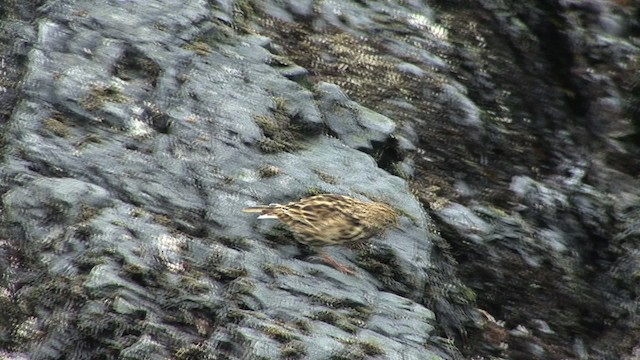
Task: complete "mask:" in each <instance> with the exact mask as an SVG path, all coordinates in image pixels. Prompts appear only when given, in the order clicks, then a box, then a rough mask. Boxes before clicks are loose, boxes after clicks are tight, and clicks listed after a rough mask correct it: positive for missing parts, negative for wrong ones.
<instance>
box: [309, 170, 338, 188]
mask: <svg viewBox="0 0 640 360" xmlns="http://www.w3.org/2000/svg"><path fill="white" fill-rule="evenodd" d="M313 172H314V173H315V174H316V175H317V176H318V178H320V180H322V181H324V182H326V183H327V184H330V185H335V184H337V183H338V178H336V177H335V176H332V175H329V174H327V173H325V172H322V171H320V170H313Z"/></svg>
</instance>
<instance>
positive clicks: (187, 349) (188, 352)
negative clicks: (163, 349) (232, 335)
mask: <svg viewBox="0 0 640 360" xmlns="http://www.w3.org/2000/svg"><path fill="white" fill-rule="evenodd" d="M174 358H175V359H176V360H201V359H203V360H214V359H218V356H217V355H216V353H215V350H214V349H210V348H209V347H207V346H205V345H203V344H189V345H187V346H184V347H181V348H180V349H178V350H176V352H175V353H174Z"/></svg>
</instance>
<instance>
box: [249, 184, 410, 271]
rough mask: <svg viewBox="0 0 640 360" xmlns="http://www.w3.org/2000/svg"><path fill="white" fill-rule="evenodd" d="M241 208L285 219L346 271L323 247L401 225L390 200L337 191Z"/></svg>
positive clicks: (302, 238) (300, 239) (264, 216)
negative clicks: (280, 202) (372, 200)
mask: <svg viewBox="0 0 640 360" xmlns="http://www.w3.org/2000/svg"><path fill="white" fill-rule="evenodd" d="M242 211H243V212H256V213H260V214H261V215H260V216H258V219H278V220H280V221H282V222H283V223H285V224H286V225H287V226H288V227H289V229H290V230H291V232H292V233H293V235H294V237H295V238H296V240H297V241H298V242H301V243H303V244H306V245H309V246H312V247H314V248H316V249H318V251H319V252H320V253H321V254H323V257H324V259H325V260H326V261H327V262H329V263H331V264H332V265H334V266H336V267H337V268H338V269H339V270H341V271H343V272H347V273H352V271H351V270H348V269H347V268H346V267H344V266H343V265H341V264H339V263H337V262H336V261H335V260H333V259H331V258H330V257H329V256H328V255H326V254H325V253H324V252H323V251H322V250H321V249H320V248H321V247H323V246H329V245H341V244H345V243H348V242H355V241H362V240H366V239H368V238H371V237H373V236H376V235H381V234H383V233H384V232H385V230H387V229H388V228H389V227H391V226H397V225H398V213H396V211H395V210H393V208H391V207H390V206H389V205H387V204H383V203H380V202H364V201H361V200H358V199H354V198H352V197H348V196H344V195H334V194H323V195H316V196H311V197H307V198H304V199H301V200H298V201H294V202H290V203H288V204H286V205H281V204H270V205H264V206H256V207H250V208H246V209H243V210H242Z"/></svg>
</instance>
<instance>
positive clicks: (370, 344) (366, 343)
mask: <svg viewBox="0 0 640 360" xmlns="http://www.w3.org/2000/svg"><path fill="white" fill-rule="evenodd" d="M356 345H357V346H358V347H359V348H360V349H361V350H362V351H363V352H364V353H365V354H366V355H369V356H376V355H385V351H384V348H382V346H380V344H378V343H377V342H376V341H373V340H360V341H357V342H356Z"/></svg>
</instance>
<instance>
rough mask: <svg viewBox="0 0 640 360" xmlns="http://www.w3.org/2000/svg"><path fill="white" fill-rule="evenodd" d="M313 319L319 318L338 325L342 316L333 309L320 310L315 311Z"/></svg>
mask: <svg viewBox="0 0 640 360" xmlns="http://www.w3.org/2000/svg"><path fill="white" fill-rule="evenodd" d="M311 318H312V319H314V320H319V321H322V322H326V323H327V324H330V325H336V324H337V323H338V320H340V316H338V314H336V313H335V312H334V311H331V310H320V311H316V312H314V313H313V315H312V317H311Z"/></svg>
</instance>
